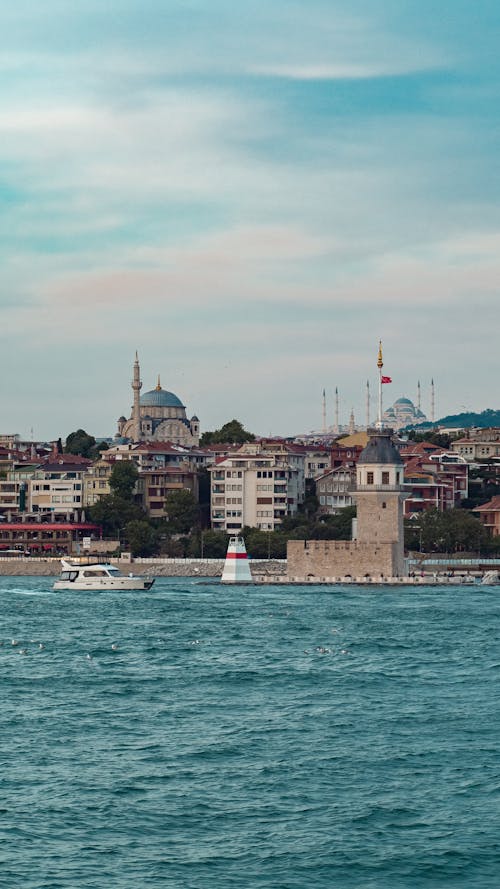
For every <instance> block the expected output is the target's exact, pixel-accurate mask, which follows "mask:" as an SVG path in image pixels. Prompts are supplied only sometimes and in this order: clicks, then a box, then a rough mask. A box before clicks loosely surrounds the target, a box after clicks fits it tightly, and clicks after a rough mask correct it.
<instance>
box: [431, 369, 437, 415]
mask: <svg viewBox="0 0 500 889" xmlns="http://www.w3.org/2000/svg"><path fill="white" fill-rule="evenodd" d="M435 422H436V398H435V393H434V379H432V380H431V423H435Z"/></svg>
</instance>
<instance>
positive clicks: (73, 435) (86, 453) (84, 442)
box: [64, 429, 95, 457]
mask: <svg viewBox="0 0 500 889" xmlns="http://www.w3.org/2000/svg"><path fill="white" fill-rule="evenodd" d="M94 446H95V438H94V436H93V435H89V434H88V433H87V432H85V429H77V430H76V432H70V434H69V435H68V437H67V439H66V445H65V448H64V451H65V453H66V454H77V455H78V456H80V457H92V451H93V448H94Z"/></svg>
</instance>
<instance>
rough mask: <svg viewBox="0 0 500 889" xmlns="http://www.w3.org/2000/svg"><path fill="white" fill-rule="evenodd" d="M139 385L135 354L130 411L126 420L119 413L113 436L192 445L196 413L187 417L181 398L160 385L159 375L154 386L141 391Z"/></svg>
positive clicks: (197, 430)
mask: <svg viewBox="0 0 500 889" xmlns="http://www.w3.org/2000/svg"><path fill="white" fill-rule="evenodd" d="M141 388H142V381H141V378H140V367H139V359H138V357H137V354H136V357H135V363H134V369H133V379H132V391H133V396H134V402H133V405H132V414H131V416H130V418H129V419H128V420H127V419H126V417H123V416H122V417H120V419H119V420H118V432H117V437H118V438H120V439H126V440H128V441H132V442H139V441H170V442H172V443H173V444H179V445H184V446H185V447H196V446H197V445H198V444H199V440H200V422H199V420H198V417H195V416H193V417H191V419H190V420H188V418H187V414H186V408H185V406H184V405H183V404H182V402H181V400H180V399H179V398H178V397H177V395H174V393H173V392H168V391H167V390H166V389H162V387H161V383H160V378H159V377H158V383H157V385H156V388H155V389H151V390H150V391H149V392H144V394H143V395H141V394H140V391H141Z"/></svg>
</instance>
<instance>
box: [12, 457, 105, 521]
mask: <svg viewBox="0 0 500 889" xmlns="http://www.w3.org/2000/svg"><path fill="white" fill-rule="evenodd" d="M91 463H92V461H91V460H87V459H86V458H85V457H73V455H71V454H64V455H61V456H60V457H59V459H52V460H51V461H50V462H47V463H44V464H43V466H40V467H39V468H38V469H36V470H35V472H34V473H33V475H32V476H31V478H30V479H29V480H28V483H27V484H28V492H27V510H28V512H30V513H36V512H43V513H54V512H58V513H62V514H66V515H67V516H68V518H70V517H71V516H72V515H73V516H75V515H79V514H80V512H81V510H82V509H83V476H84V474H85V472H86V471H87V469H88V467H89V466H90V465H91Z"/></svg>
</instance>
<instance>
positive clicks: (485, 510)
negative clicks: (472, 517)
mask: <svg viewBox="0 0 500 889" xmlns="http://www.w3.org/2000/svg"><path fill="white" fill-rule="evenodd" d="M472 511H473V512H474V513H475V514H476V515H477V517H478V519H479V521H480V522H482V524H483V525H484V527H485V528H486V530H487V531H488V534H489V535H490V537H498V536H499V535H500V495H499V494H496V495H495V497H492V498H491V500H489V501H488V503H483V505H482V506H477V507H476V508H475V509H473V510H472Z"/></svg>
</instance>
